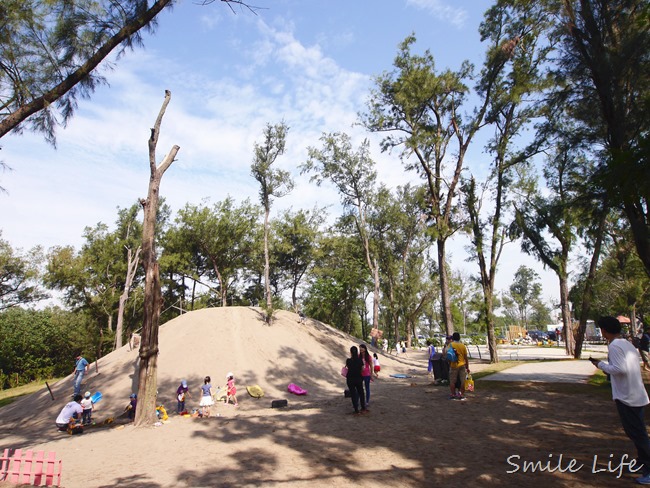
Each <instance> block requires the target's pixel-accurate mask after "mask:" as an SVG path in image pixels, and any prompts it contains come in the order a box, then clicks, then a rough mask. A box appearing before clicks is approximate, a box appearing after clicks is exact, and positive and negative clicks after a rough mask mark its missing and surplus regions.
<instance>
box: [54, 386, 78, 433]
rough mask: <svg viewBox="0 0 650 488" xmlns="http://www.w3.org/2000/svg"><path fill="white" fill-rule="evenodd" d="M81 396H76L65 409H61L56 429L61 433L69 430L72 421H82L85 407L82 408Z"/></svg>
mask: <svg viewBox="0 0 650 488" xmlns="http://www.w3.org/2000/svg"><path fill="white" fill-rule="evenodd" d="M82 399H83V397H82V396H81V395H75V397H74V400H73V401H71V402H68V403H66V405H65V407H63V408H62V409H61V413H59V416H58V417H57V418H56V427H57V429H59V430H61V431H65V430H67V429H68V426H69V425H70V421H71V420H72V419H80V418H81V414H83V411H84V409H83V407H82V406H81V400H82Z"/></svg>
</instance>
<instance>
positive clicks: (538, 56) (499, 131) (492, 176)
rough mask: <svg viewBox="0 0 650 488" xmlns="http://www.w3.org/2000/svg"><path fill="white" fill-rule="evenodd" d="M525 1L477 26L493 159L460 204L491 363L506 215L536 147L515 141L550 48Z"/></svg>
mask: <svg viewBox="0 0 650 488" xmlns="http://www.w3.org/2000/svg"><path fill="white" fill-rule="evenodd" d="M529 4H530V8H529V9H527V10H526V15H522V16H521V18H520V19H515V18H513V17H512V11H511V9H510V8H509V7H508V5H507V3H506V4H505V5H504V4H503V2H498V3H497V5H495V6H494V7H492V8H491V9H489V10H488V11H487V12H486V14H485V20H484V21H483V23H482V24H481V29H480V31H481V37H482V38H483V39H489V41H490V46H489V48H488V51H487V56H486V60H485V64H484V69H483V72H482V76H481V79H480V80H479V84H478V91H479V93H482V94H483V93H484V92H485V91H486V90H492V92H493V95H492V97H491V98H488V100H489V104H488V110H487V112H486V115H485V123H486V124H489V127H490V128H493V130H494V135H493V136H492V137H491V138H490V140H489V142H488V144H487V146H486V149H487V151H488V153H489V154H490V155H491V156H492V158H493V160H492V165H491V168H490V172H489V173H488V175H487V177H486V179H485V180H484V182H483V183H482V184H481V183H479V182H478V181H477V179H476V177H475V176H474V175H472V176H471V177H470V178H469V179H466V180H464V183H463V194H464V197H463V202H464V205H465V207H466V210H467V213H468V216H469V226H468V232H469V233H470V235H471V238H472V244H473V245H472V246H471V248H470V249H469V252H470V256H471V257H472V258H473V260H474V261H476V263H477V265H478V268H479V282H480V284H481V288H482V292H483V306H482V310H481V316H482V317H483V318H484V320H485V321H486V325H487V337H488V347H489V351H490V360H491V362H498V360H499V358H498V354H497V341H496V335H495V324H494V292H495V290H494V284H495V279H496V273H497V267H498V263H499V259H500V258H501V253H502V252H503V249H504V246H505V244H507V243H508V242H509V241H510V239H509V236H508V233H507V222H506V218H507V217H506V215H508V213H509V212H510V211H511V207H510V206H511V194H512V193H513V191H514V190H515V188H516V178H515V177H516V172H517V170H518V167H520V166H526V165H529V164H530V159H531V158H532V157H533V156H534V155H535V153H536V152H537V151H538V144H537V143H533V144H530V145H528V146H526V147H524V148H523V149H517V148H516V144H517V142H518V137H519V136H520V135H521V134H522V132H523V131H524V130H525V129H526V128H527V127H528V126H529V125H530V124H531V122H532V120H534V118H535V117H537V116H539V110H537V109H536V107H535V105H534V104H532V103H531V102H530V100H529V99H530V98H532V97H533V96H534V95H535V94H537V93H539V92H540V91H542V90H543V89H544V87H545V80H544V78H543V77H542V76H541V73H540V63H542V62H543V61H544V60H545V59H546V53H547V51H548V47H541V46H540V45H539V44H540V42H539V40H540V33H541V32H543V28H544V26H546V24H547V23H548V20H547V19H546V16H545V15H544V12H543V11H540V8H539V6H538V5H537V4H536V3H535V2H529ZM504 63H505V64H504ZM500 67H501V68H500Z"/></svg>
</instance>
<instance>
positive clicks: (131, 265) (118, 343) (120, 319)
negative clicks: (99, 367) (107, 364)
mask: <svg viewBox="0 0 650 488" xmlns="http://www.w3.org/2000/svg"><path fill="white" fill-rule="evenodd" d="M141 250H142V247H140V246H138V248H137V249H136V250H135V256H133V252H132V251H133V250H132V249H131V248H128V249H127V257H126V279H125V280H124V290H123V291H122V294H121V295H120V302H119V307H118V309H117V325H116V326H115V349H119V348H120V347H122V334H123V329H124V307H125V306H126V301H127V300H128V299H129V292H130V290H131V285H133V279H134V278H135V272H136V270H137V269H138V263H139V262H140V251H141Z"/></svg>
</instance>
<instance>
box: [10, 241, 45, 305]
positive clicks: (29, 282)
mask: <svg viewBox="0 0 650 488" xmlns="http://www.w3.org/2000/svg"><path fill="white" fill-rule="evenodd" d="M1 236H2V232H1V231H0V311H2V310H5V309H7V308H10V307H14V306H16V305H29V304H31V303H33V302H37V301H39V300H42V299H44V298H47V296H48V295H47V294H46V293H45V292H44V291H43V290H42V289H41V287H40V286H39V278H40V273H39V266H40V264H41V262H42V261H43V255H42V251H41V249H40V248H38V247H36V248H34V249H32V250H31V251H29V252H28V253H26V254H22V253H21V252H20V250H14V249H13V248H12V247H11V245H10V244H9V243H8V242H7V241H5V240H3V239H2V238H1Z"/></svg>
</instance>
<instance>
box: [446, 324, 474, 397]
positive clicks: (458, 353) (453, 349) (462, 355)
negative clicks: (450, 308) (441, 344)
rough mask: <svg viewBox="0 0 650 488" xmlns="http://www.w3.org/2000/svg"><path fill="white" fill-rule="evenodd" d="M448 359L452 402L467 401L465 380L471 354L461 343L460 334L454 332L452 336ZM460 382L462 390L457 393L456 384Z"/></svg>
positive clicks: (459, 389)
mask: <svg viewBox="0 0 650 488" xmlns="http://www.w3.org/2000/svg"><path fill="white" fill-rule="evenodd" d="M447 359H448V360H449V390H450V391H451V395H450V396H449V399H450V400H461V401H464V400H465V378H467V375H468V373H469V354H468V353H467V347H465V344H463V343H462V342H460V334H459V333H458V332H454V334H453V335H452V336H451V344H449V347H448V348H447ZM457 381H460V388H458V392H456V390H457V388H456V382H457Z"/></svg>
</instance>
